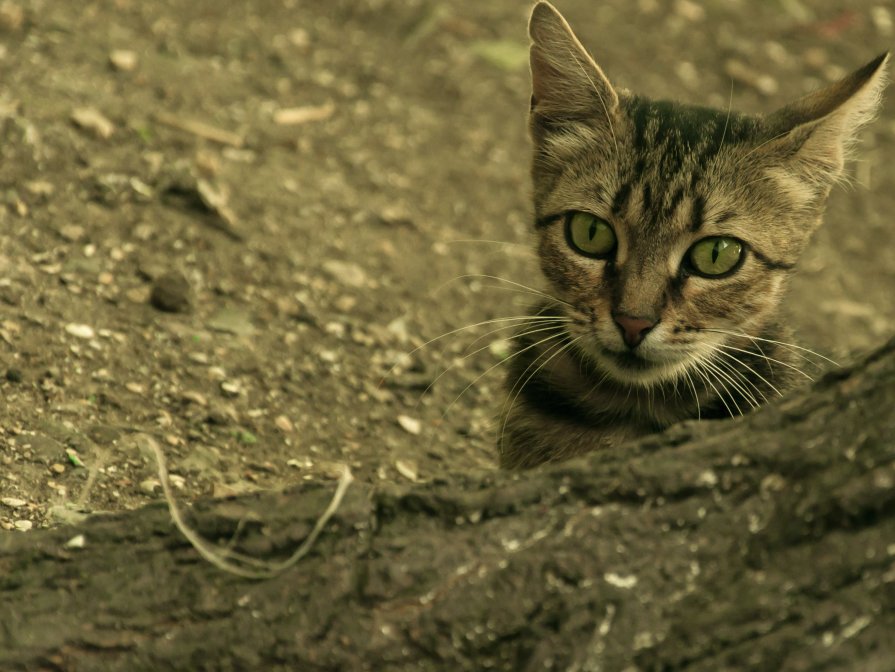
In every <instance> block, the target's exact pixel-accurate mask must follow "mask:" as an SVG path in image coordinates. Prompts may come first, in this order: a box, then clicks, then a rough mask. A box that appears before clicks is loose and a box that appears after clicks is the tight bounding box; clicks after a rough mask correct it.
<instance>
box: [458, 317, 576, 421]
mask: <svg viewBox="0 0 895 672" xmlns="http://www.w3.org/2000/svg"><path fill="white" fill-rule="evenodd" d="M565 335H566V332H565V330H561V329H560V328H559V327H557V333H555V334H553V335H552V336H547V337H546V338H542V339H541V340H540V341H537V342H536V343H532V344H531V345H528V346H526V347H524V348H522V349H521V350H519V351H517V352H514V353H513V354H512V355H510V356H509V357H507V358H506V359H502V360H500V361H499V362H497V363H496V364H493V365H491V366H489V367H488V368H487V369H486V370H485V371H484V372H483V373H480V374H479V375H478V376H476V377H475V379H474V380H473V381H472V382H471V383H469V384H468V385H467V386H466V387H464V388H463V389H462V390H461V391H460V394H458V395H457V396H456V397H454V399H453V400H452V401H451V403H449V404H448V405H447V407H446V408H445V409H444V412H443V413H442V414H441V417H442V418H444V417H445V416H447V414H448V411H450V410H451V408H453V406H454V404H456V403H457V402H458V401H460V398H461V397H462V396H463V395H464V394H466V393H467V392H468V391H469V389H470V388H471V387H473V386H474V385H475V384H476V383H477V382H479V381H480V380H481V379H482V378H484V377H485V376H487V375H488V374H489V373H491V372H492V371H493V370H494V369H496V368H497V367H499V366H502V365H503V364H506V363H508V362H509V361H510V360H512V359H515V358H516V357H518V356H519V355H521V354H522V353H524V352H527V351H528V350H531V349H532V348H534V347H537V346H539V345H542V344H544V343H547V342H549V341H551V340H553V339H554V338H562V337H564V336H565Z"/></svg>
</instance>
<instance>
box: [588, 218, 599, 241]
mask: <svg viewBox="0 0 895 672" xmlns="http://www.w3.org/2000/svg"><path fill="white" fill-rule="evenodd" d="M596 235H597V223H596V222H591V223H590V229H589V230H588V232H587V238H588V240H593V239H594V236H596Z"/></svg>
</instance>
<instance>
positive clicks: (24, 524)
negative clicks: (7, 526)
mask: <svg viewBox="0 0 895 672" xmlns="http://www.w3.org/2000/svg"><path fill="white" fill-rule="evenodd" d="M13 524H14V525H15V526H16V529H17V530H18V531H19V532H27V531H28V530H30V529H31V528H32V527H34V523H32V522H31V521H30V520H17V521H16V522H15V523H13Z"/></svg>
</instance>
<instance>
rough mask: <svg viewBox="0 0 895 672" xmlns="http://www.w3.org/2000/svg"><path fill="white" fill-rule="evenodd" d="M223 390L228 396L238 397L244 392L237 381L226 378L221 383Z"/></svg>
mask: <svg viewBox="0 0 895 672" xmlns="http://www.w3.org/2000/svg"><path fill="white" fill-rule="evenodd" d="M221 392H223V393H224V395H225V396H228V397H238V396H239V394H240V392H242V388H241V387H240V386H239V383H237V382H235V381H232V380H225V381H224V382H222V383H221Z"/></svg>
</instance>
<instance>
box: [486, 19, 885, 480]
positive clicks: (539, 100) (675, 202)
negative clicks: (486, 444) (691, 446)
mask: <svg viewBox="0 0 895 672" xmlns="http://www.w3.org/2000/svg"><path fill="white" fill-rule="evenodd" d="M529 32H530V35H531V38H532V47H531V68H532V89H533V95H532V103H531V121H530V128H531V135H532V139H533V142H534V158H533V167H532V175H533V184H534V209H535V222H536V224H535V228H536V234H537V241H538V242H537V251H538V254H539V258H540V263H541V269H542V271H543V273H544V276H545V278H546V280H547V283H548V285H549V293H550V294H551V295H552V296H553V297H555V299H556V300H555V301H548V302H546V303H544V304H541V305H539V306H537V307H536V308H535V311H536V314H537V316H538V318H539V321H538V322H534V321H533V322H532V326H531V327H530V328H527V329H523V330H522V331H521V332H520V336H519V337H517V339H516V356H515V357H514V358H513V360H512V363H511V365H510V372H509V375H508V380H507V388H508V396H507V399H506V403H505V405H504V409H503V412H502V415H501V420H500V426H499V430H500V440H499V453H500V461H501V465H502V466H503V467H506V468H524V467H531V466H535V465H537V464H540V463H543V462H547V461H554V460H558V459H564V458H567V457H571V456H574V455H579V454H581V453H585V452H589V451H593V450H595V449H599V448H600V447H603V446H609V445H615V444H617V443H619V442H622V441H625V440H628V439H631V438H634V437H638V436H642V435H644V434H647V433H650V432H654V431H656V430H660V429H662V428H664V427H667V426H669V425H671V424H673V423H675V422H678V421H681V420H684V419H688V418H721V417H729V416H734V415H739V414H741V413H744V412H746V411H748V410H749V409H750V408H753V407H755V406H757V405H758V404H760V403H764V402H765V401H767V400H769V399H771V398H773V397H774V396H777V395H779V394H781V393H782V392H784V391H786V390H787V389H789V388H791V387H792V386H793V385H794V384H795V383H796V381H797V380H798V377H799V374H798V373H797V371H796V370H797V369H798V368H799V367H800V361H799V356H798V353H799V350H798V349H797V348H796V347H793V346H789V345H784V343H785V342H787V341H788V340H789V338H790V337H789V335H788V331H787V329H786V326H785V324H783V323H781V320H780V318H779V316H778V314H777V313H778V306H779V302H780V299H781V297H782V295H783V292H784V289H785V286H786V281H787V277H788V275H789V274H790V273H791V272H792V270H793V268H794V267H795V264H796V261H797V259H798V257H799V255H800V253H801V251H802V249H803V248H804V246H805V244H806V242H807V240H808V239H809V237H810V235H811V233H812V231H813V230H814V229H815V228H816V227H817V226H818V224H819V223H820V219H821V215H822V214H823V210H824V205H825V201H826V198H827V195H828V194H829V191H830V189H831V187H832V186H833V184H834V183H835V182H836V181H837V180H838V179H840V177H841V175H842V170H843V164H844V160H845V157H846V156H847V153H848V151H849V149H850V147H851V146H852V145H853V142H854V138H855V134H856V132H857V130H858V129H859V128H860V126H861V125H862V124H864V123H866V122H867V121H869V120H870V119H871V118H872V116H873V114H874V112H875V110H876V108H877V106H878V103H879V98H880V93H881V91H882V88H883V87H884V85H885V76H884V72H885V70H884V65H885V63H886V60H887V56H885V55H884V56H881V57H879V58H877V59H875V60H874V61H872V62H871V63H869V64H868V65H866V66H864V67H863V68H861V69H859V70H857V71H855V72H854V73H852V74H851V75H849V76H848V77H846V78H844V79H843V80H841V81H840V82H837V83H835V84H833V85H831V86H829V87H827V88H826V89H822V90H821V91H818V92H815V93H813V94H811V95H809V96H807V97H805V98H803V99H802V100H800V101H797V102H796V103H793V104H791V105H789V106H787V107H785V108H783V109H782V110H780V111H778V112H776V113H775V114H772V115H770V116H767V117H757V116H749V115H744V114H738V113H735V112H729V111H720V110H713V109H707V108H701V107H695V106H689V105H682V104H678V103H670V102H657V101H652V100H649V99H647V98H643V97H640V96H635V95H631V94H629V93H626V92H622V91H617V90H616V89H615V88H614V87H613V86H612V85H611V84H610V82H609V80H608V79H607V78H606V76H605V74H604V73H603V71H602V70H601V69H600V68H599V66H597V64H596V63H595V62H594V61H593V59H592V58H591V57H590V55H589V54H588V53H587V52H586V51H585V50H584V48H583V47H582V46H581V43H580V42H579V41H578V40H577V38H575V36H574V34H573V33H572V31H571V29H570V28H569V26H568V24H567V23H566V22H565V20H564V19H563V18H562V16H561V15H560V14H559V13H558V12H557V11H556V10H555V9H554V8H553V7H552V6H551V5H549V4H548V3H546V2H540V3H538V4H537V5H536V6H535V8H534V10H533V12H532V18H531V23H530V27H529ZM574 211H583V212H587V213H592V214H593V215H596V216H598V217H600V218H601V219H603V220H605V221H606V222H608V223H609V224H610V225H611V226H612V228H613V229H614V231H615V234H616V237H617V241H618V243H617V249H616V251H615V252H614V254H613V255H612V256H611V258H608V259H594V258H591V257H587V256H584V255H581V254H579V253H577V252H575V251H574V250H573V249H572V248H571V246H570V244H569V243H568V241H567V237H566V234H565V225H564V222H565V221H566V215H567V213H569V212H574ZM707 236H730V237H733V238H736V239H738V240H740V241H742V242H743V244H744V249H745V250H746V251H745V254H744V260H743V262H742V263H741V264H740V265H739V266H738V267H737V268H736V270H735V272H732V273H731V274H729V275H727V276H725V277H718V278H704V277H700V276H699V275H693V274H689V273H688V272H687V271H686V268H685V265H684V264H683V259H684V256H685V254H686V252H687V250H688V249H689V248H690V247H691V246H692V245H693V244H694V243H695V242H696V241H698V240H700V239H702V238H704V237H707ZM613 315H627V316H636V317H638V318H643V319H645V320H648V321H649V322H652V323H655V326H654V327H653V328H652V329H651V330H650V331H649V332H648V333H647V334H646V336H645V337H644V338H643V340H642V342H640V343H639V344H638V345H636V346H635V347H631V346H627V345H626V344H625V342H624V340H623V338H622V330H621V329H620V325H619V324H617V323H616V320H614V319H613ZM549 316H554V317H556V318H557V320H558V321H557V322H555V323H552V324H555V327H552V329H553V330H552V331H547V332H544V331H543V330H541V331H534V327H536V326H537V325H544V324H550V323H548V322H544V321H543V320H542V319H541V318H543V317H549ZM542 329H543V328H542ZM527 332H533V333H532V334H530V335H526V334H527ZM742 334H748V335H749V336H750V337H752V338H749V337H746V336H743V335H742Z"/></svg>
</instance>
